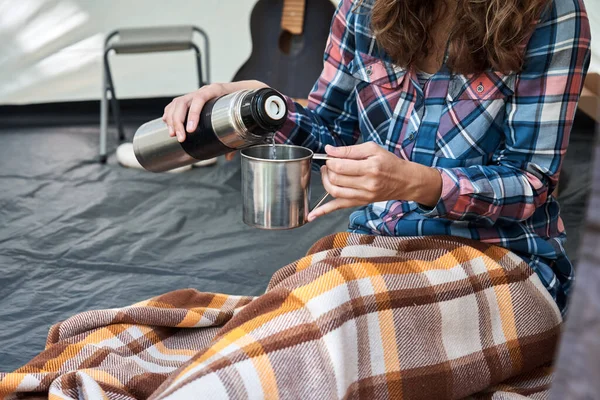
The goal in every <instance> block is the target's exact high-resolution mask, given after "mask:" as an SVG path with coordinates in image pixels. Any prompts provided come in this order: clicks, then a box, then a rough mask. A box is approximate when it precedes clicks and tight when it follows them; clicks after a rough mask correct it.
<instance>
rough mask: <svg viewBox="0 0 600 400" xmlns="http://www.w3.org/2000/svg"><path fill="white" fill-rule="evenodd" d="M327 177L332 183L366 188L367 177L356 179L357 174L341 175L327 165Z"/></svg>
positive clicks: (347, 186)
mask: <svg viewBox="0 0 600 400" xmlns="http://www.w3.org/2000/svg"><path fill="white" fill-rule="evenodd" d="M327 179H329V182H330V183H331V184H332V185H335V186H340V187H346V188H354V189H362V190H366V183H367V182H365V181H366V179H365V178H363V179H356V176H348V175H341V174H338V173H337V172H334V171H333V170H332V169H331V168H330V167H329V166H327Z"/></svg>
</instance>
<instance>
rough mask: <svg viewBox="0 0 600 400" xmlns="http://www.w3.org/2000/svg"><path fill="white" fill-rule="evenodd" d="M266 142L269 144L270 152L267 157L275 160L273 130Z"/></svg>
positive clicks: (275, 150)
mask: <svg viewBox="0 0 600 400" xmlns="http://www.w3.org/2000/svg"><path fill="white" fill-rule="evenodd" d="M267 143H268V144H269V145H270V146H271V152H270V153H269V159H271V160H277V146H275V132H273V135H271V136H269V137H268V139H267Z"/></svg>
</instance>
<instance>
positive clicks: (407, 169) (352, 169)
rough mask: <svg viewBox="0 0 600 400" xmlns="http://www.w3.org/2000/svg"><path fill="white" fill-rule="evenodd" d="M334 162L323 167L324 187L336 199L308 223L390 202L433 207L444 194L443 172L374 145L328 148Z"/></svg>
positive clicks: (314, 213) (326, 204)
mask: <svg viewBox="0 0 600 400" xmlns="http://www.w3.org/2000/svg"><path fill="white" fill-rule="evenodd" d="M325 151H326V152H327V154H328V155H329V156H331V157H334V159H329V160H327V163H326V165H325V166H323V167H322V168H321V176H322V179H323V186H324V187H325V190H327V192H328V193H329V194H330V195H331V196H333V197H335V200H332V201H330V202H328V203H325V204H323V205H322V206H320V207H318V208H316V209H315V210H313V211H312V212H311V213H310V214H309V215H308V220H309V221H313V220H314V219H315V218H318V217H320V216H323V215H325V214H328V213H330V212H332V211H335V210H339V209H342V208H349V207H357V206H364V205H367V204H370V203H375V202H378V201H387V200H412V201H416V202H418V203H420V204H423V205H426V206H430V207H433V206H435V205H436V204H437V202H438V200H439V198H440V194H441V191H442V178H441V175H440V173H439V172H438V171H437V170H436V169H434V168H431V167H426V166H424V165H421V164H417V163H414V162H411V161H406V160H403V159H401V158H399V157H397V156H396V155H394V154H393V153H391V152H390V151H388V150H386V149H384V148H382V147H380V146H379V145H377V144H376V143H374V142H367V143H363V144H359V145H355V146H346V147H333V146H326V147H325Z"/></svg>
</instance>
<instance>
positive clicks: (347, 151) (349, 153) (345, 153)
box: [325, 142, 374, 160]
mask: <svg viewBox="0 0 600 400" xmlns="http://www.w3.org/2000/svg"><path fill="white" fill-rule="evenodd" d="M372 147H373V143H371V142H369V143H361V144H357V145H354V146H342V147H333V146H330V145H327V146H325V152H326V153H327V154H328V155H330V156H332V157H335V158H347V159H351V160H364V159H365V158H369V157H370V156H372V155H373V153H374V151H373V148H372Z"/></svg>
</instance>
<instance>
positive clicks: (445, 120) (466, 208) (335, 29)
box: [163, 0, 590, 312]
mask: <svg viewBox="0 0 600 400" xmlns="http://www.w3.org/2000/svg"><path fill="white" fill-rule="evenodd" d="M589 44H590V30H589V25H588V22H587V17H586V14H585V11H584V8H583V3H582V2H581V1H580V0H554V1H552V0H526V1H516V0H509V1H506V0H487V1H469V0H458V1H453V0H448V1H446V0H440V1H437V2H435V7H434V6H432V2H431V1H422V0H403V1H396V0H375V1H364V2H360V4H352V2H351V1H343V2H342V3H341V5H340V8H339V9H338V11H337V13H336V15H335V18H334V21H333V25H332V30H331V35H330V38H329V40H328V43H327V47H326V52H325V57H324V59H325V63H324V69H323V73H322V74H321V76H320V78H319V80H318V82H317V83H316V85H315V86H314V88H313V91H312V93H311V94H310V96H309V101H310V103H309V106H308V108H303V107H302V106H300V105H299V104H297V103H294V102H293V101H292V100H290V99H288V106H289V109H290V112H289V119H288V122H287V124H286V125H285V126H284V127H283V128H282V129H281V131H280V132H278V133H277V136H276V138H277V140H278V141H279V142H280V143H293V144H297V145H302V146H306V147H309V148H311V149H312V150H313V151H315V152H323V151H326V152H327V153H328V154H330V155H331V156H334V157H336V158H339V160H330V161H328V162H327V165H326V166H324V167H323V168H322V170H321V172H322V179H323V184H324V186H325V188H326V189H327V191H328V192H329V193H330V194H331V195H332V196H334V197H335V198H336V199H335V200H334V201H331V202H329V203H328V204H325V205H323V206H321V207H320V208H319V209H317V210H314V211H313V213H312V214H311V215H310V216H309V219H311V220H312V219H314V218H317V217H319V216H322V215H324V214H326V213H329V212H332V211H334V210H337V209H341V208H347V207H356V206H364V207H362V208H361V209H359V210H358V211H356V212H354V213H353V214H352V216H351V218H350V227H349V229H350V230H351V231H352V232H356V233H366V234H373V235H389V236H422V235H453V236H460V237H464V238H471V239H475V240H480V241H483V242H486V243H493V244H497V245H500V246H503V247H505V248H508V249H510V250H512V251H513V252H515V253H516V254H518V255H519V256H521V257H522V258H523V259H524V260H525V261H526V262H527V263H528V264H529V265H530V266H531V268H533V270H534V271H535V272H536V273H537V274H538V275H539V277H540V279H541V281H542V282H543V284H544V286H545V287H546V288H547V289H548V291H549V292H550V294H551V295H552V297H553V298H554V299H555V301H556V302H557V304H558V306H559V308H560V309H561V311H563V312H564V311H565V307H566V304H567V297H568V294H569V290H570V288H571V283H572V277H573V268H572V266H571V264H570V262H569V260H568V259H567V257H566V254H565V250H564V247H563V243H564V240H565V232H564V226H563V223H562V221H561V219H560V215H559V206H558V203H557V201H556V199H555V198H554V197H552V193H553V191H554V190H555V188H556V184H557V182H558V177H559V174H560V168H561V164H562V160H563V157H564V155H565V152H566V150H567V144H568V142H569V133H570V130H571V126H572V122H573V117H574V114H575V110H576V107H577V102H578V99H579V93H580V90H581V87H582V84H583V81H584V78H585V74H586V71H587V67H588V63H589ZM263 86H265V84H263V83H261V82H256V81H251V82H234V83H225V84H213V85H209V86H206V87H203V88H201V89H199V90H198V91H196V92H194V93H190V94H188V95H185V96H182V97H179V98H176V99H175V100H173V102H172V103H170V104H169V105H168V106H167V107H166V108H165V113H164V115H163V119H164V120H165V121H166V122H167V124H168V125H169V127H170V131H171V135H172V136H175V135H177V138H178V140H179V141H183V140H184V139H185V132H186V129H187V131H188V132H191V131H193V130H194V129H195V126H196V123H197V121H198V115H199V112H200V110H201V109H202V106H203V104H204V103H205V102H206V101H207V100H208V99H210V98H212V97H215V96H220V95H223V94H226V93H230V92H233V91H237V90H240V89H253V88H259V87H263ZM186 117H187V124H188V126H187V127H185V128H184V126H183V122H184V120H185V119H186ZM359 139H362V140H363V141H364V142H365V143H364V144H360V145H355V143H356V142H357V140H359ZM343 146H346V147H343Z"/></svg>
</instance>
